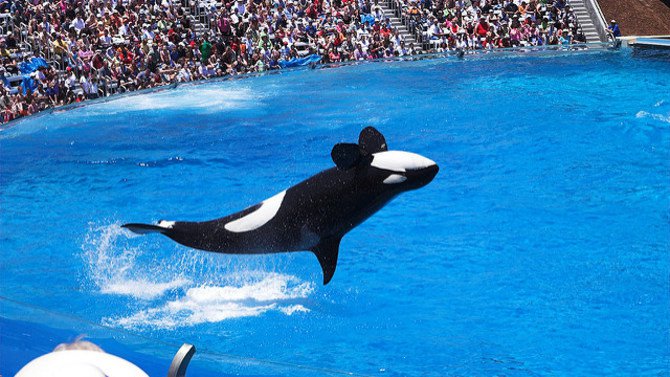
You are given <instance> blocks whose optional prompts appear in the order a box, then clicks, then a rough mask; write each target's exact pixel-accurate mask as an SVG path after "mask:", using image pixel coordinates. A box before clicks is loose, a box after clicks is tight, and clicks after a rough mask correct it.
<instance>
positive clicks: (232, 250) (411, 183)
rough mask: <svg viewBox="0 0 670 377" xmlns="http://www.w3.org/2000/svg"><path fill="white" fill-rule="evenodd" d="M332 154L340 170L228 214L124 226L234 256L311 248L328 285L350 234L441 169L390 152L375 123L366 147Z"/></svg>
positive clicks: (364, 138) (363, 138)
mask: <svg viewBox="0 0 670 377" xmlns="http://www.w3.org/2000/svg"><path fill="white" fill-rule="evenodd" d="M331 157H332V159H333V161H334V162H335V165H336V167H333V168H330V169H328V170H324V171H322V172H321V173H319V174H316V175H314V176H312V177H310V178H308V179H307V180H305V181H303V182H301V183H299V184H297V185H295V186H293V187H291V188H289V189H287V190H284V191H282V192H280V193H279V194H277V195H275V196H273V197H271V198H269V199H266V200H264V201H263V202H261V203H258V204H256V205H254V206H251V207H249V208H247V209H245V210H242V211H240V212H237V213H234V214H232V215H228V216H226V217H222V218H220V219H216V220H210V221H203V222H187V221H164V220H161V221H160V222H159V223H158V224H157V225H148V224H125V225H122V226H123V227H124V228H128V229H130V230H131V231H133V232H135V233H139V234H145V233H154V232H158V233H162V234H164V235H166V236H168V237H170V238H171V239H173V240H174V241H176V242H178V243H180V244H182V245H186V246H189V247H193V248H196V249H201V250H207V251H214V252H219V253H226V254H268V253H281V252H291V251H306V250H310V251H312V252H313V253H314V254H315V255H316V257H317V258H318V260H319V263H320V264H321V268H322V269H323V284H328V282H329V281H330V279H331V278H332V277H333V274H334V273H335V267H336V266H337V255H338V251H339V247H340V241H341V240H342V237H344V235H345V234H347V232H349V231H350V230H351V229H353V228H354V227H356V226H357V225H358V224H360V223H362V222H363V221H365V219H367V218H368V217H370V216H371V215H372V214H374V213H375V212H377V211H378V210H380V209H381V208H382V207H383V206H384V205H386V203H388V202H389V201H390V200H391V199H393V198H394V197H395V196H396V195H398V194H400V193H402V192H405V191H409V190H415V189H418V188H420V187H423V186H425V185H427V184H428V183H430V181H432V180H433V178H434V177H435V175H436V174H437V172H438V170H439V168H438V166H437V164H435V162H433V161H432V160H430V159H428V158H425V157H423V156H420V155H418V154H414V153H409V152H401V151H389V150H388V148H387V146H386V140H385V139H384V136H383V135H382V134H381V133H379V131H377V130H376V129H374V128H372V127H367V128H365V129H364V130H363V131H361V133H360V136H359V139H358V144H353V143H339V144H336V145H335V146H334V147H333V150H332V152H331Z"/></svg>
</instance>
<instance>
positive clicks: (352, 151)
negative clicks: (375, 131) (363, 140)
mask: <svg viewBox="0 0 670 377" xmlns="http://www.w3.org/2000/svg"><path fill="white" fill-rule="evenodd" d="M330 157H331V158H332V159H333V162H334V163H335V165H337V167H338V168H340V169H344V170H346V169H349V168H352V167H354V166H356V165H358V163H359V162H360V161H361V158H362V157H363V154H362V153H361V148H360V147H359V146H358V144H353V143H338V144H335V146H334V147H333V150H332V151H331V152H330Z"/></svg>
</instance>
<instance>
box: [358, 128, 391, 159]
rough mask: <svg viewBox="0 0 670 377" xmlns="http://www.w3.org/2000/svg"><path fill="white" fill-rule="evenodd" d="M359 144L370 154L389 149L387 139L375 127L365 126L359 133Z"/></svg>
mask: <svg viewBox="0 0 670 377" xmlns="http://www.w3.org/2000/svg"><path fill="white" fill-rule="evenodd" d="M358 145H359V146H360V147H361V149H362V150H363V151H365V152H366V153H368V154H373V153H377V152H385V151H387V150H388V146H387V145H386V139H385V138H384V135H382V134H381V132H379V131H377V129H376V128H374V127H365V128H364V129H363V131H361V134H360V135H358Z"/></svg>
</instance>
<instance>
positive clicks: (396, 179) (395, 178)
mask: <svg viewBox="0 0 670 377" xmlns="http://www.w3.org/2000/svg"><path fill="white" fill-rule="evenodd" d="M406 180H407V177H405V176H404V175H400V174H391V175H389V176H388V177H386V179H385V180H384V183H386V184H387V185H394V184H396V183H403V182H405V181H406Z"/></svg>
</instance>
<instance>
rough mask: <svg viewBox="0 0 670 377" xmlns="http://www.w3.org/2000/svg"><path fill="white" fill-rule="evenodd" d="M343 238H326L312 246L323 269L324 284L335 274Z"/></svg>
mask: <svg viewBox="0 0 670 377" xmlns="http://www.w3.org/2000/svg"><path fill="white" fill-rule="evenodd" d="M341 240H342V238H340V237H329V238H324V239H322V240H321V241H320V242H319V243H318V244H317V245H316V246H314V247H313V248H312V252H313V253H314V255H316V258H317V259H318V260H319V264H320V265H321V269H322V270H323V285H326V284H328V282H329V281H330V279H332V278H333V275H334V274H335V268H336V267H337V254H338V253H339V251H340V241H341Z"/></svg>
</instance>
